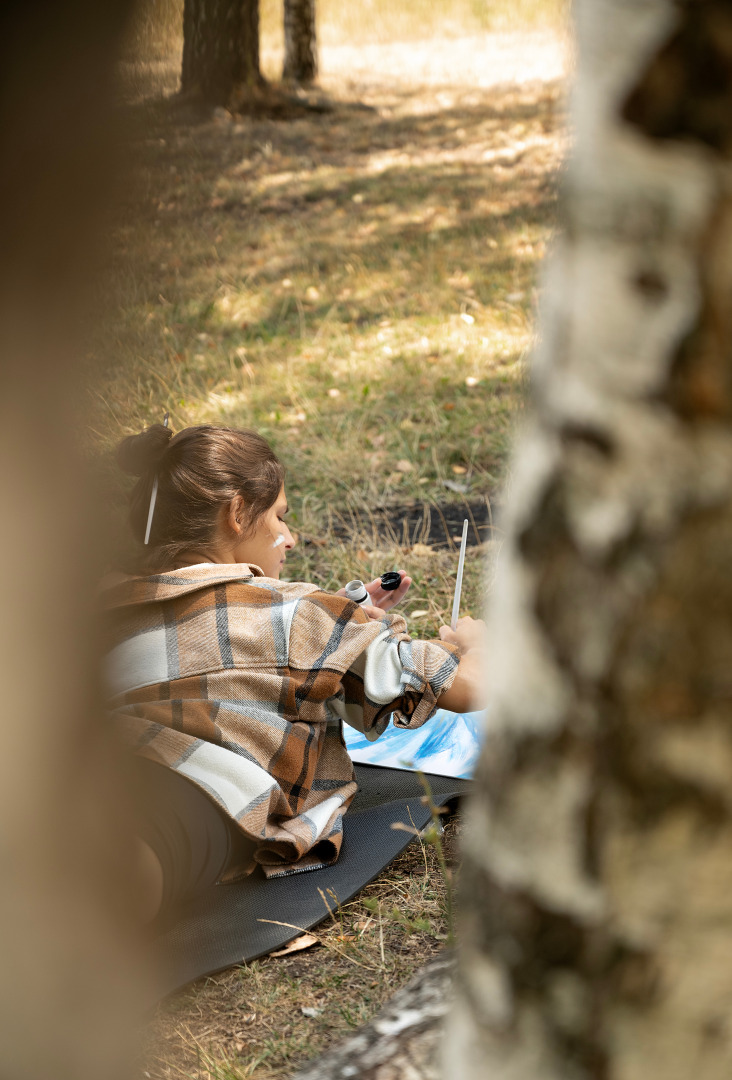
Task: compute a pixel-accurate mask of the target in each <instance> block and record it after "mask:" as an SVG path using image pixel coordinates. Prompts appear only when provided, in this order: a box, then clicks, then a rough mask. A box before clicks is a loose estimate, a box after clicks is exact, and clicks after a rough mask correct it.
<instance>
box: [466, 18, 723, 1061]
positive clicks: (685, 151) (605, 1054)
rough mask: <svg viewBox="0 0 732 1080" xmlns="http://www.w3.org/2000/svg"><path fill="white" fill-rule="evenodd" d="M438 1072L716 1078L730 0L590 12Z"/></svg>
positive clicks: (510, 518) (518, 475)
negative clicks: (452, 995)
mask: <svg viewBox="0 0 732 1080" xmlns="http://www.w3.org/2000/svg"><path fill="white" fill-rule="evenodd" d="M576 18H577V24H578V35H579V41H578V55H579V61H578V63H579V70H578V77H577V88H576V91H575V94H574V108H573V116H574V125H575V133H576V147H577V149H576V153H575V154H574V158H573V160H572V162H571V163H570V166H569V168H568V171H567V174H566V178H565V183H564V187H565V191H564V196H565V197H564V213H565V217H566V221H565V229H564V235H563V237H561V238H560V239H558V240H557V243H556V249H555V255H554V261H553V265H552V267H551V270H550V274H549V277H548V286H547V294H546V296H545V300H544V311H543V345H542V346H541V347H540V349H539V353H538V355H537V357H536V361H535V370H534V384H533V393H534V398H535V407H534V416H533V419H532V420H531V421H530V423H529V427H528V430H527V431H526V433H525V434H524V436H523V439H522V442H521V444H520V446H519V449H518V451H517V455H516V459H515V461H514V468H513V475H514V485H513V491H512V498H511V502H510V506H509V509H508V512H507V516H506V520H505V522H504V526H505V528H506V531H507V539H506V542H505V545H504V550H503V553H502V555H503V565H502V570H501V572H500V573H499V574H498V576H497V586H496V589H497V592H496V596H495V598H494V604H493V609H492V614H491V624H492V626H493V627H494V631H493V633H492V646H491V649H492V657H491V664H492V675H491V679H492V681H491V697H492V702H493V706H492V710H491V721H490V732H489V739H488V742H487V745H486V748H485V753H484V755H483V758H482V761H481V765H480V769H479V776H478V792H477V794H476V798H475V799H474V801H473V804H472V808H471V811H470V814H469V821H468V823H467V826H466V835H467V840H466V849H465V865H464V869H463V877H462V881H463V887H462V895H463V927H462V942H463V947H462V952H461V959H460V971H459V976H458V985H457V994H458V998H457V1004H456V1006H455V1008H454V1009H453V1011H452V1014H451V1018H450V1021H449V1024H448V1029H447V1034H446V1040H445V1060H446V1062H447V1063H449V1064H448V1065H447V1066H446V1069H445V1075H446V1076H459V1077H460V1078H461V1080H478V1078H480V1080H485V1078H486V1077H487V1078H492V1077H494V1078H495V1080H503V1078H508V1077H510V1078H511V1080H529V1078H531V1080H538V1078H541V1080H553V1078H556V1080H559V1078H561V1080H568V1078H570V1080H579V1078H583V1080H585V1078H586V1080H589V1078H590V1077H591V1078H593V1080H598V1078H599V1080H641V1078H642V1080H647V1078H648V1077H649V1076H651V1077H661V1076H662V1077H664V1080H688V1078H689V1077H692V1076H697V1077H704V1080H717V1078H719V1080H722V1078H725V1080H726V1078H727V1077H728V1076H729V1075H730V1070H731V1069H732V1020H731V1019H730V1018H731V1016H732V1009H731V1006H732V946H730V940H731V933H732V709H731V701H732V573H730V569H731V565H730V564H731V554H732V363H731V361H732V348H731V347H732V325H731V320H732V295H731V294H732V188H730V185H729V181H728V175H729V172H728V170H729V155H730V149H731V148H732V76H731V75H730V72H731V71H732V67H731V66H730V60H731V58H732V46H730V41H731V40H732V36H731V35H732V7H731V6H730V4H729V3H728V2H724V3H723V2H722V0H716V2H715V0H710V2H708V3H704V4H695V5H693V4H689V5H685V6H679V7H677V6H675V5H674V4H672V3H671V2H670V0H654V2H653V3H644V4H635V5H632V4H627V3H625V2H621V0H606V2H605V3H604V4H598V3H594V2H591V0H579V3H578V4H577V11H576Z"/></svg>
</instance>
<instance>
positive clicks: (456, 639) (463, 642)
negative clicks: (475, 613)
mask: <svg viewBox="0 0 732 1080" xmlns="http://www.w3.org/2000/svg"><path fill="white" fill-rule="evenodd" d="M437 632H438V634H439V635H440V637H441V638H442V640H443V641H448V642H449V643H450V644H451V645H457V646H458V647H459V648H460V649H461V650H462V652H468V651H469V650H470V649H484V648H485V644H486V625H485V623H484V622H483V620H482V619H471V618H470V616H469V615H465V616H463V618H462V619H458V621H457V628H456V629H455V630H452V629H451V628H450V627H449V626H441V627H440V628H439V630H438V631H437Z"/></svg>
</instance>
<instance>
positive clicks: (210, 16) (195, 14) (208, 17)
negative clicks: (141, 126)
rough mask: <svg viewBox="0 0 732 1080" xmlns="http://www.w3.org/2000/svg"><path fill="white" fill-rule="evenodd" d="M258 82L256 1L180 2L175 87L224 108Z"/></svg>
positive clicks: (253, 87)
mask: <svg viewBox="0 0 732 1080" xmlns="http://www.w3.org/2000/svg"><path fill="white" fill-rule="evenodd" d="M261 83H262V75H261V72H260V70H259V0H185V4H184V8H183V67H182V71H181V91H182V92H183V93H184V94H190V95H192V96H195V97H198V98H200V99H201V100H202V101H204V102H206V104H208V105H221V106H228V105H229V104H230V103H231V101H232V98H233V97H234V95H235V94H236V96H237V97H238V98H239V99H242V98H246V97H247V95H252V94H254V93H255V92H256V90H257V89H258V88H259V86H260V85H261Z"/></svg>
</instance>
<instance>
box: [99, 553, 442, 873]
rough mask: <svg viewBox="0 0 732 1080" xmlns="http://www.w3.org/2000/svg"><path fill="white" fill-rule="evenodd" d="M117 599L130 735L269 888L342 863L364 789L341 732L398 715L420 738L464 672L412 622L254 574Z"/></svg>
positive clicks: (216, 570)
mask: <svg viewBox="0 0 732 1080" xmlns="http://www.w3.org/2000/svg"><path fill="white" fill-rule="evenodd" d="M103 592H104V601H105V605H106V608H107V610H108V613H109V630H110V635H111V638H110V642H109V655H108V681H109V686H110V691H111V694H112V708H113V715H114V717H115V719H116V720H117V722H118V723H119V724H120V725H121V728H122V729H123V731H124V733H125V737H126V738H127V739H128V740H130V741H131V743H132V745H133V746H134V748H135V751H136V752H137V753H139V754H142V755H143V756H145V757H149V758H152V759H153V760H155V761H158V762H161V763H163V764H165V765H167V766H169V767H170V768H172V769H175V770H177V771H178V772H179V773H181V774H182V775H184V776H187V777H188V778H189V779H190V780H192V781H193V782H195V783H196V784H197V785H198V786H199V787H200V788H202V789H203V790H204V791H205V792H207V793H208V794H209V796H210V797H211V798H213V799H214V800H215V801H216V802H217V803H218V804H219V806H220V807H221V808H222V809H223V810H224V811H225V812H226V813H227V814H228V815H229V817H230V818H231V819H232V821H234V822H236V823H237V825H238V826H239V828H240V829H241V830H242V832H243V833H244V834H245V835H246V836H247V837H248V838H250V839H253V840H255V841H256V842H257V844H258V846H257V850H256V860H257V861H258V862H259V863H261V864H262V865H263V867H264V869H265V872H266V873H268V874H269V875H277V874H282V873H291V872H293V871H295V870H301V869H302V870H304V869H310V868H314V867H316V866H322V865H325V864H327V863H329V862H333V861H334V860H335V859H336V858H337V857H338V852H339V850H340V845H341V840H342V818H343V813H344V811H345V809H346V808H347V806H348V805H349V803H350V802H351V800H352V798H353V796H354V794H355V791H356V784H355V782H354V777H353V765H352V763H351V760H350V758H349V756H348V753H347V751H346V748H345V745H344V742H343V736H342V733H341V722H342V720H346V721H347V722H348V723H350V724H352V725H353V726H355V727H357V728H358V729H359V730H361V731H363V732H365V733H366V734H367V736H368V737H370V738H377V737H378V735H380V734H381V732H382V731H383V730H384V729H385V727H386V725H387V723H388V721H389V717H390V715H391V717H392V720H393V722H394V724H395V725H397V726H400V727H418V726H419V725H420V724H423V723H424V722H425V720H427V719H429V717H430V716H431V715H432V713H433V712H434V710H435V708H436V706H437V699H438V697H439V695H440V694H441V693H442V692H443V691H444V690H446V689H447V688H448V687H449V686H450V685H451V683H452V680H453V678H454V676H455V672H456V670H457V657H456V651H455V649H454V648H453V647H452V646H449V645H446V644H443V643H442V642H438V641H412V640H411V639H410V637H409V635H408V634H407V629H406V623H405V622H404V619H402V618H401V617H400V616H398V615H392V614H389V615H387V616H386V617H385V618H384V619H382V620H381V621H380V622H375V621H373V620H370V619H369V618H368V617H367V616H366V615H365V614H364V613H363V611H361V609H360V608H359V607H358V606H357V605H356V604H354V603H352V602H351V601H349V600H346V599H345V598H343V597H340V596H333V595H331V594H330V593H325V592H322V591H320V590H319V589H318V588H317V587H316V586H314V585H307V584H303V583H294V582H293V583H290V582H282V581H274V580H272V579H270V578H265V577H263V576H262V572H261V570H260V569H259V568H258V567H256V566H247V565H236V566H229V565H226V566H224V565H214V564H201V565H198V566H190V567H185V568H184V569H181V570H174V571H171V572H170V573H167V574H160V575H156V576H153V577H146V578H138V577H124V576H122V575H115V576H113V577H111V578H109V579H107V581H106V582H105V585H104V590H103ZM241 869H242V868H238V870H239V871H241Z"/></svg>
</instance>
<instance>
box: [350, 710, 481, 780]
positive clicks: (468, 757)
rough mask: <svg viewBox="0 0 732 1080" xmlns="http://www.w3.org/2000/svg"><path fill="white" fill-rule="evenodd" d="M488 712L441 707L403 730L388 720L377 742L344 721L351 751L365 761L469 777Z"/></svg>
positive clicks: (391, 767) (363, 762)
mask: <svg viewBox="0 0 732 1080" xmlns="http://www.w3.org/2000/svg"><path fill="white" fill-rule="evenodd" d="M484 724H485V712H470V713H453V712H448V711H447V709H438V710H437V711H436V712H435V714H434V716H433V717H432V718H431V719H430V720H428V721H427V723H426V724H423V725H422V726H421V727H418V728H412V729H409V730H406V731H405V730H404V729H403V728H395V727H394V726H393V725H392V724H389V726H388V727H387V729H386V731H384V733H383V735H381V736H380V737H379V738H378V739H376V741H375V742H369V741H368V739H367V738H366V737H365V736H364V735H362V734H361V733H360V732H359V731H356V729H355V728H352V727H349V726H348V725H347V724H344V725H343V734H344V736H345V740H346V747H347V749H348V753H349V754H350V755H351V758H352V760H353V761H355V762H358V763H359V764H362V765H381V766H383V767H385V768H390V769H410V770H413V771H416V770H420V771H421V772H426V773H434V774H436V775H438V776H454V777H459V778H460V779H463V780H468V779H470V777H471V776H472V775H473V770H474V769H475V765H476V762H477V760H478V754H479V752H480V743H481V734H482V731H483V727H484Z"/></svg>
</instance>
